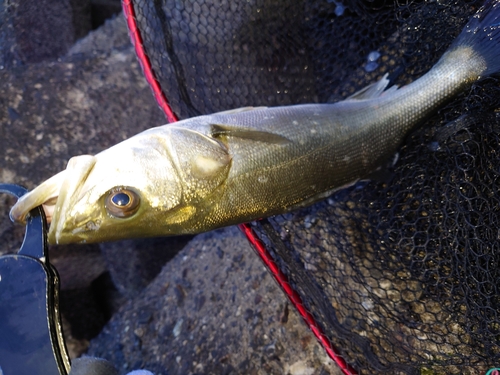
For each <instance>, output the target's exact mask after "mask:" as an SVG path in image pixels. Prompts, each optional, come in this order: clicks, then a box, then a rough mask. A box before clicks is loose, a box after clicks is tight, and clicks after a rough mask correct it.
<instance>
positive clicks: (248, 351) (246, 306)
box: [88, 227, 336, 375]
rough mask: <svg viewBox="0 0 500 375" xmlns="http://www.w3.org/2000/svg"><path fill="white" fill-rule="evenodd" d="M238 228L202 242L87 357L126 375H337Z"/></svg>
mask: <svg viewBox="0 0 500 375" xmlns="http://www.w3.org/2000/svg"><path fill="white" fill-rule="evenodd" d="M292 309H293V308H292V307H291V306H289V303H288V301H287V299H286V298H285V296H284V295H283V293H282V292H281V290H280V289H279V288H278V285H277V284H276V282H275V281H274V280H273V279H272V277H271V275H270V274H269V272H268V271H267V270H266V269H265V268H264V266H263V264H262V262H261V260H260V259H258V256H257V255H256V254H255V253H254V252H253V250H252V248H251V247H250V245H249V243H248V241H247V240H246V238H244V236H243V234H242V233H240V232H239V230H238V229H237V228H236V227H231V228H226V229H223V230H218V231H213V232H210V233H206V234H202V235H199V236H197V237H195V238H194V239H193V240H192V241H191V242H190V243H189V244H188V245H187V246H186V247H185V248H184V249H183V250H182V251H181V252H180V253H179V254H177V256H176V257H175V258H174V259H173V260H172V261H170V262H169V263H167V264H166V265H165V267H164V268H163V270H162V272H161V273H160V274H159V275H158V276H157V278H156V279H155V280H154V281H153V282H152V283H151V284H150V285H149V286H148V287H147V288H146V289H145V290H144V291H143V292H142V293H141V294H140V295H139V296H138V297H137V298H135V299H133V300H132V301H129V302H128V303H126V304H125V305H124V306H122V308H121V309H120V311H119V312H118V313H117V314H116V315H115V316H114V317H113V318H112V319H111V321H110V322H109V323H108V325H107V326H106V327H105V328H104V330H103V332H102V333H101V334H100V335H99V336H98V337H97V338H96V339H94V340H93V341H92V342H91V345H90V349H89V352H88V354H90V355H94V356H98V357H103V358H106V359H108V360H111V361H112V362H114V363H115V365H117V366H118V367H119V369H120V371H121V372H120V373H126V372H127V371H130V370H132V369H136V368H145V369H148V370H150V371H153V372H154V373H155V374H156V375H166V374H169V375H173V374H294V375H298V374H325V375H326V374H336V372H335V371H336V369H334V366H333V364H332V362H331V360H330V359H329V358H328V357H327V355H326V353H325V352H324V351H323V349H322V348H321V347H319V345H318V344H317V342H316V339H315V338H314V336H313V335H312V333H311V332H309V331H308V330H307V328H306V327H305V325H304V324H303V322H302V321H301V319H300V317H299V316H298V314H297V313H296V312H295V311H294V310H292Z"/></svg>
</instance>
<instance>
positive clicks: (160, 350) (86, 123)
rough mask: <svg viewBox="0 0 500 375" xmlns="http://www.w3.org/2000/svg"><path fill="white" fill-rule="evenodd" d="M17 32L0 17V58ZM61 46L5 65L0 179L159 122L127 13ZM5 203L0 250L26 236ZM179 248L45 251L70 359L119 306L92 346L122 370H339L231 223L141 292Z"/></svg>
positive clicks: (21, 175)
mask: <svg viewBox="0 0 500 375" xmlns="http://www.w3.org/2000/svg"><path fill="white" fill-rule="evenodd" d="M14 3H16V4H17V2H14ZM0 4H3V5H2V6H4V5H5V3H0ZM68 4H69V3H68ZM61 9H63V10H64V12H62V13H61V14H60V17H66V16H67V14H66V13H65V12H66V10H67V9H66V8H61ZM65 9H66V10H65ZM4 11H5V8H0V21H1V20H2V19H1V17H4V16H5V14H6V13H5V12H4ZM10 11H12V9H10ZM3 19H5V18H3ZM61 22H62V20H61ZM25 25H27V26H26V27H29V25H30V24H29V22H27V23H26V22H25ZM9 27H10V29H9ZM12 27H13V26H12V24H9V23H3V24H2V23H1V22H0V41H6V42H8V43H10V47H9V48H7V47H5V46H4V48H2V49H1V51H0V52H1V53H3V55H1V54H0V57H1V58H2V59H4V60H3V61H7V58H10V57H12V56H10V57H9V56H7V55H6V54H5V52H6V51H17V50H19V49H20V48H21V47H22V46H21V45H20V44H19V43H20V42H19V40H18V39H17V38H16V37H15V34H14V33H13V32H12ZM32 27H36V24H34V25H32ZM45 37H47V38H50V37H51V36H50V35H45ZM2 38H3V39H2ZM72 41H74V39H72ZM56 44H58V45H59V46H60V45H63V46H64V48H62V49H57V53H54V54H53V55H50V56H49V55H47V54H45V52H43V51H45V50H42V52H43V53H42V52H39V54H40V55H39V56H38V57H37V56H32V58H30V59H25V58H24V57H23V56H21V54H18V55H16V56H14V57H13V59H11V60H10V62H11V63H8V64H7V63H6V64H4V65H2V69H0V182H8V183H17V184H22V185H25V186H27V187H28V188H33V187H34V186H36V185H37V184H38V183H40V182H42V181H43V180H45V179H46V178H48V177H50V176H52V175H53V174H55V173H57V172H59V171H60V170H62V169H64V168H65V165H66V162H67V160H68V159H69V158H70V157H71V156H74V155H79V154H86V153H89V154H93V153H96V152H99V151H101V150H102V149H105V148H107V147H109V146H111V145H113V144H115V143H117V142H119V141H121V140H123V139H125V138H128V137H130V136H131V135H133V134H135V133H137V132H139V131H141V130H144V129H146V128H149V127H151V126H157V125H160V124H162V123H164V122H165V119H164V116H163V114H162V113H161V112H160V110H159V109H158V108H157V106H156V103H155V102H154V99H153V97H152V95H151V92H150V89H149V87H148V86H147V84H146V81H145V80H144V78H143V76H142V72H141V70H140V67H139V64H138V63H137V61H136V58H135V55H134V51H133V49H132V47H131V46H130V43H129V40H128V36H127V32H126V27H125V23H124V21H123V19H122V17H118V18H116V19H115V20H113V21H111V22H108V23H106V24H105V25H104V26H102V27H101V28H99V29H98V30H96V31H94V32H92V33H91V34H90V35H88V36H87V37H85V38H84V39H82V40H80V41H79V42H77V43H76V44H75V45H73V46H69V45H68V44H67V41H66V39H64V38H63V39H62V41H60V42H57V43H56ZM54 48H55V47H54ZM58 48H59V47H58ZM66 50H67V51H68V52H67V53H66V52H65V51H66ZM61 51H64V53H63V52H61ZM30 53H35V54H36V53H37V52H34V51H33V50H32V49H30ZM61 53H63V55H60V54H61ZM59 55H60V56H59ZM16 59H17V60H16ZM15 61H17V62H15ZM12 204H13V201H12V199H10V198H8V197H6V196H0V215H1V216H0V241H1V242H0V244H1V245H0V255H1V254H4V253H6V252H12V251H15V250H16V249H17V248H18V247H19V244H20V242H21V241H22V236H23V232H24V228H23V227H22V226H19V225H12V224H11V223H10V222H9V220H8V216H7V215H8V210H9V209H10V207H11V206H12ZM185 242H187V239H185V238H184V239H158V240H151V241H149V242H148V241H143V242H140V241H139V242H132V241H131V242H128V241H127V242H122V243H115V244H108V245H105V246H103V249H104V251H103V252H101V249H100V248H99V247H98V246H97V245H92V246H66V247H55V248H53V249H51V254H50V256H51V261H52V263H53V264H54V265H55V266H56V267H57V269H58V271H59V273H60V275H61V279H62V289H63V292H62V295H61V298H62V300H61V307H62V310H63V319H64V321H65V322H67V324H66V328H67V329H66V338H67V339H71V340H69V342H68V346H69V348H70V352H71V354H72V355H73V356H76V355H78V354H80V353H82V351H83V350H84V349H85V348H86V346H87V344H88V340H90V339H91V338H92V337H93V336H94V335H95V334H96V333H97V332H98V331H99V330H100V329H101V327H102V324H104V322H105V321H106V320H107V318H109V316H108V315H109V314H111V313H113V312H114V311H115V309H116V306H117V305H119V304H120V303H122V302H123V301H124V300H127V302H126V304H125V305H123V306H122V307H121V309H120V310H119V312H118V313H116V314H115V315H114V316H113V317H112V319H111V321H110V322H109V323H108V324H107V325H106V326H105V328H104V329H103V330H102V332H101V333H100V334H99V336H97V338H95V339H93V340H92V343H91V346H90V350H89V354H93V355H98V356H101V357H103V358H106V359H109V360H111V361H113V362H114V364H115V365H116V366H117V367H118V369H119V372H120V373H121V374H123V373H126V372H127V371H129V370H132V369H136V368H141V367H143V368H148V369H150V370H152V371H155V372H156V374H157V375H160V374H167V373H168V374H189V373H192V374H209V373H212V374H283V373H290V374H334V373H336V372H335V371H337V370H336V369H335V368H334V366H333V365H332V363H331V361H330V360H329V359H328V358H327V356H326V354H325V353H324V351H323V349H322V348H321V347H320V346H319V345H318V343H317V342H316V340H315V338H314V337H313V336H312V334H311V333H310V332H309V331H308V330H307V328H306V327H305V325H304V324H303V323H302V322H301V320H300V318H299V317H298V316H297V314H296V313H295V312H294V311H293V308H292V307H291V306H289V304H288V302H287V299H286V297H285V296H284V294H283V293H282V292H281V290H279V288H278V287H277V285H276V283H275V282H274V281H273V280H272V278H271V276H270V275H269V273H268V272H267V271H266V270H265V269H264V267H263V265H262V263H261V261H260V260H259V259H258V257H257V255H256V254H254V252H253V251H252V250H251V248H250V246H249V245H248V243H247V241H246V240H245V239H244V237H243V236H242V234H241V233H239V232H238V230H237V229H236V228H230V229H226V230H221V231H217V232H213V233H208V234H204V235H200V236H198V237H196V238H195V239H194V240H192V241H191V242H189V244H188V245H187V246H186V247H185V248H184V249H183V250H182V251H181V252H180V253H179V254H178V255H177V256H175V258H174V259H173V260H172V261H170V262H169V263H168V264H167V265H166V266H165V267H164V268H163V271H162V272H161V273H160V274H159V275H158V276H157V277H156V279H154V281H153V282H152V283H151V284H150V285H149V286H148V287H147V288H146V289H145V290H143V291H141V289H142V287H144V286H145V285H146V284H147V283H148V282H149V281H150V280H152V278H153V277H154V276H155V275H156V273H157V272H159V270H160V268H161V265H162V264H163V263H164V262H165V261H166V260H167V258H170V257H172V256H173V251H170V252H168V249H172V248H176V249H175V251H177V250H178V248H180V247H182V245H184V243H185ZM146 251H149V252H150V253H149V254H148V256H144V255H142V254H145V252H146ZM167 252H168V253H167ZM102 254H104V256H103V255H102ZM113 258H114V261H113ZM146 259H148V260H147V261H146ZM106 270H108V271H109V272H110V274H107V272H106ZM110 280H113V281H114V282H115V284H116V286H117V289H118V291H120V292H121V293H119V292H117V291H116V290H113V288H110V287H109V281H110ZM96 291H99V293H97V292H96Z"/></svg>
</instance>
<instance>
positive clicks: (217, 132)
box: [210, 124, 291, 144]
mask: <svg viewBox="0 0 500 375" xmlns="http://www.w3.org/2000/svg"><path fill="white" fill-rule="evenodd" d="M210 126H211V133H212V137H214V138H218V137H222V136H225V137H236V138H242V139H247V140H251V141H257V142H265V143H274V144H287V143H291V141H290V140H289V139H288V138H286V137H283V136H282V135H279V134H276V133H270V132H266V131H261V130H255V129H251V128H244V127H240V126H233V125H223V124H211V125H210Z"/></svg>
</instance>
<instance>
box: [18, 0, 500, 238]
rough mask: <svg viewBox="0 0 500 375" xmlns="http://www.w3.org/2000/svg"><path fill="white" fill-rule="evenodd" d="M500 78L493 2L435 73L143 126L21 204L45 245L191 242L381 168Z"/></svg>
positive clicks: (498, 9)
mask: <svg viewBox="0 0 500 375" xmlns="http://www.w3.org/2000/svg"><path fill="white" fill-rule="evenodd" d="M499 70H500V0H494V1H492V0H490V1H488V2H487V3H486V4H485V5H484V6H483V7H482V8H481V9H480V10H479V11H478V12H477V14H476V15H474V16H473V17H472V19H471V20H470V21H469V23H468V24H467V26H466V27H465V28H464V30H463V31H462V33H461V34H460V35H459V36H458V37H457V39H456V40H455V41H454V42H453V44H452V45H451V47H450V48H449V49H448V50H447V52H445V54H444V55H443V56H442V57H441V59H440V60H439V61H438V62H437V63H436V65H435V66H434V67H433V68H432V69H431V70H430V71H429V72H428V73H426V74H425V75H424V76H422V77H421V78H419V79H418V80H416V81H415V82H413V83H411V84H409V85H407V86H405V87H402V88H396V87H392V88H389V89H387V90H386V87H387V85H388V80H387V78H386V77H384V78H382V79H381V80H380V81H379V82H377V83H375V84H373V85H371V86H369V87H367V88H366V89H364V90H362V91H360V92H358V93H356V94H354V95H353V96H352V97H350V98H348V99H346V100H344V101H341V102H338V103H335V104H306V105H295V106H286V107H275V108H264V107H261V108H242V109H238V110H232V111H226V112H221V113H216V114H212V115H207V116H200V117H195V118H191V119H187V120H184V121H179V122H177V123H175V124H174V125H165V126H160V127H157V128H153V129H149V130H147V131H145V132H142V133H140V134H138V135H136V136H134V137H132V138H129V139H127V140H125V141H123V142H121V143H119V144H117V145H115V146H113V147H111V148H109V149H107V150H105V151H103V152H101V153H99V154H97V155H95V156H89V155H82V156H77V157H74V158H72V159H71V160H70V161H69V162H68V166H67V168H66V169H65V170H64V171H62V172H60V173H59V174H57V175H55V176H53V177H52V178H50V179H48V180H47V181H45V182H44V183H42V184H41V185H39V186H38V187H37V188H35V189H34V190H33V191H31V192H29V193H28V194H26V195H25V196H23V197H22V198H21V199H20V200H19V201H18V202H17V203H16V204H15V206H14V207H13V208H12V210H11V217H12V218H13V219H15V220H17V221H23V220H24V219H25V217H26V215H27V214H28V213H29V211H30V210H31V209H32V208H34V207H36V206H38V205H41V204H43V205H44V208H45V210H46V212H47V214H48V216H49V218H50V220H51V226H50V230H49V235H48V238H49V242H50V243H52V244H66V243H73V242H100V241H111V240H118V239H124V238H132V237H147V236H163V235H177V234H187V233H199V232H203V231H208V230H211V229H214V228H218V227H223V226H227V225H232V224H236V223H242V222H247V221H251V220H255V219H258V218H262V217H266V216H270V215H275V214H280V213H284V212H287V211H289V210H292V209H294V208H297V207H301V206H304V205H307V204H310V203H313V202H315V201H318V200H320V199H322V198H324V197H326V196H327V195H329V194H331V193H332V192H333V191H335V190H337V189H339V188H341V187H343V186H346V185H349V184H353V183H354V182H356V181H357V180H359V179H360V178H363V177H365V176H367V175H368V174H369V173H370V172H373V171H374V170H376V169H377V168H379V167H380V166H381V165H382V164H383V163H385V162H386V161H387V160H388V159H389V158H390V157H391V156H392V155H394V154H395V152H396V151H397V148H398V146H399V145H400V144H401V142H402V141H403V139H404V137H405V135H406V134H407V133H408V132H409V131H410V130H411V129H412V128H414V127H415V125H417V124H419V123H420V122H421V121H422V120H423V119H424V118H425V117H426V116H428V115H429V114H430V113H432V112H433V111H435V110H436V109H437V108H438V107H439V106H441V105H442V104H443V103H444V102H445V101H447V100H449V99H450V98H452V97H453V96H454V95H456V94H458V93H459V92H461V91H463V90H465V89H467V88H468V87H470V85H471V84H472V83H473V82H475V81H477V80H478V79H480V78H482V77H485V76H488V75H490V74H494V73H497V72H498V71H499Z"/></svg>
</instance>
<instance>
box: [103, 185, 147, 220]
mask: <svg viewBox="0 0 500 375" xmlns="http://www.w3.org/2000/svg"><path fill="white" fill-rule="evenodd" d="M139 203H141V199H140V198H139V194H137V193H136V192H135V191H133V190H131V189H128V188H114V189H112V190H111V191H110V192H109V193H108V196H107V197H106V201H105V208H106V211H107V212H108V213H109V214H110V215H111V216H114V217H118V218H126V217H129V216H132V215H133V214H135V213H136V212H137V209H138V208H139Z"/></svg>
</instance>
